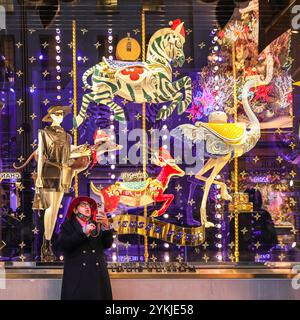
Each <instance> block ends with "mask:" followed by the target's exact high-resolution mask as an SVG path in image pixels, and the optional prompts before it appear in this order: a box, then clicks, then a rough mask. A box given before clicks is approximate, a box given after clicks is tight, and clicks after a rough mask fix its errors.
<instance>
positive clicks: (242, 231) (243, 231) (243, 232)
mask: <svg viewBox="0 0 300 320" xmlns="http://www.w3.org/2000/svg"><path fill="white" fill-rule="evenodd" d="M247 232H248V229H247V228H246V227H244V228H243V229H242V230H241V233H242V234H243V235H245V234H246V233H247Z"/></svg>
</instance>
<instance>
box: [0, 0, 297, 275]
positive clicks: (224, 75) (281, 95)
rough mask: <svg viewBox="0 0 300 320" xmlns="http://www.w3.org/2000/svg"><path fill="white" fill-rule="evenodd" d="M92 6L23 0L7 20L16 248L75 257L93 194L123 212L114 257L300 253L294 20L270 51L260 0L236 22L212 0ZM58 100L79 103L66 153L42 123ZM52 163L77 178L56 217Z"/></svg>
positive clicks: (282, 256) (0, 251) (23, 258)
mask: <svg viewBox="0 0 300 320" xmlns="http://www.w3.org/2000/svg"><path fill="white" fill-rule="evenodd" d="M79 2H80V1H79ZM111 6H112V7H111ZM193 6H194V10H193ZM79 8H80V5H79V4H78V5H77V4H76V3H75V4H74V5H73V6H69V5H68V4H67V3H62V4H61V6H60V8H59V9H58V8H56V9H55V10H53V11H49V12H52V16H50V13H49V15H48V16H47V17H45V16H43V15H41V14H40V9H41V8H39V7H38V5H36V6H35V5H33V4H31V5H29V4H28V5H26V6H24V7H21V6H19V5H17V4H15V5H14V7H13V12H14V13H15V14H7V16H6V29H5V30H1V34H0V55H1V57H0V70H1V72H0V86H1V88H0V133H1V135H0V157H1V158H0V174H1V176H0V182H1V183H0V197H1V198H0V199H1V207H0V210H1V221H0V255H1V258H0V259H1V261H5V262H37V263H54V262H55V263H57V264H58V265H59V264H62V262H63V255H62V253H61V251H60V249H59V247H58V246H56V242H57V241H56V240H57V238H58V235H59V232H60V225H61V224H62V223H63V222H64V220H65V218H66V212H67V208H68V206H69V204H70V202H71V200H72V198H74V197H75V196H78V195H80V196H89V197H91V198H93V199H94V200H95V201H96V202H97V203H98V210H101V211H103V212H104V213H105V214H107V215H108V217H109V220H110V222H111V224H112V226H113V228H114V230H115V235H114V242H113V244H112V247H111V248H109V249H108V250H107V251H106V254H107V261H108V262H109V263H111V265H112V266H114V267H115V268H121V266H122V265H123V266H124V265H126V263H127V264H128V263H137V264H138V263H141V264H143V263H148V264H151V263H152V264H155V263H157V264H158V265H159V266H160V268H162V269H163V268H164V267H166V265H167V264H168V263H172V262H174V263H175V262H180V263H183V262H185V263H186V264H187V266H188V267H189V268H191V269H193V267H194V266H199V265H222V264H226V265H227V264H228V265H232V264H234V263H237V262H245V263H247V264H249V265H252V264H253V265H256V264H261V263H263V264H264V263H266V262H296V261H299V258H300V257H299V233H298V230H299V205H298V198H299V185H298V184H299V183H298V174H299V170H298V167H299V159H298V158H299V152H298V149H299V148H298V147H299V121H298V117H299V115H298V112H297V104H298V103H299V101H298V100H299V99H298V96H297V95H298V86H297V81H298V80H300V79H299V77H298V78H295V76H294V73H293V72H294V70H296V69H297V66H296V58H295V54H297V53H296V47H295V39H296V37H297V33H296V32H295V30H293V29H292V28H291V27H289V28H287V29H286V30H285V31H284V32H283V33H282V34H280V35H278V37H277V38H276V39H274V40H273V41H272V42H271V43H269V44H268V45H267V46H266V47H265V48H263V50H260V49H259V45H260V44H259V21H260V15H259V3H258V1H250V2H249V3H247V5H246V4H243V5H241V6H240V7H239V8H236V10H235V11H234V14H233V15H232V17H231V18H230V19H229V20H228V22H227V23H226V24H225V25H224V26H222V27H220V25H218V24H217V23H216V21H215V19H213V18H211V19H210V18H209V17H210V16H212V15H211V14H210V13H211V12H212V11H213V10H214V8H215V5H206V4H204V3H199V4H194V3H192V2H191V3H190V2H189V3H188V4H187V5H180V4H178V5H176V6H173V5H172V4H171V1H169V2H168V1H163V3H160V2H157V3H156V2H155V3H152V4H149V3H148V4H146V5H145V8H144V9H145V10H143V6H142V4H141V3H140V4H139V5H134V4H133V2H132V3H131V2H130V1H128V3H127V1H124V2H123V1H112V2H107V1H97V4H94V3H92V2H91V3H90V9H89V10H87V12H85V14H83V13H82V12H81V11H80V10H79ZM78 10H79V11H78ZM110 11H112V12H110ZM149 11H150V12H149ZM76 12H77V13H78V12H80V14H78V15H77V14H76ZM205 17H206V18H205ZM47 19H48V20H47ZM203 21H205V23H204V22H203ZM51 108H52V109H51ZM53 108H54V109H55V108H57V109H55V110H62V108H67V109H68V110H69V112H70V116H68V117H66V118H65V119H64V122H61V121H58V120H57V119H56V120H55V121H56V124H57V125H56V127H58V126H60V125H61V126H62V127H61V128H62V130H63V133H64V134H66V137H69V138H68V141H67V140H66V141H65V142H64V143H62V139H59V141H60V144H58V145H57V148H58V149H59V151H57V150H56V151H54V153H56V158H55V159H54V158H53V157H51V156H50V155H49V152H48V153H47V152H44V151H43V150H42V148H41V141H42V140H43V139H42V137H41V136H39V132H44V131H43V130H45V126H44V122H43V118H44V117H45V116H46V114H47V112H48V113H49V110H50V111H51V110H54V109H53ZM50 113H51V112H50ZM54 116H55V117H56V114H55V115H54ZM57 116H58V115H57ZM44 119H45V118H44ZM48 120H49V119H48ZM49 121H50V120H49ZM50 128H51V127H50ZM46 130H47V129H46ZM57 137H58V136H57ZM54 140H55V139H54ZM54 140H53V141H54ZM43 141H45V139H44V140H43ZM53 141H52V142H53ZM50 144H51V143H50ZM47 148H48V149H49V146H48V147H47ZM64 148H66V149H68V150H69V151H68V152H66V151H64V150H65V149H64ZM38 150H42V151H43V154H44V158H43V156H42V155H41V154H38ZM61 152H64V154H65V156H66V157H67V158H68V159H64V160H62V157H60V156H59V154H60V153H61ZM47 161H48V162H47ZM46 163H48V165H49V163H51V164H53V163H54V164H53V165H54V167H55V168H56V169H55V168H54V167H53V169H51V170H50V169H49V167H48V169H49V170H50V171H51V174H53V175H56V176H57V178H58V177H59V179H64V181H63V183H64V186H65V187H66V186H67V187H68V188H67V189H68V190H66V189H64V190H63V192H62V190H61V189H60V195H59V196H58V197H57V198H55V197H54V198H53V197H52V198H51V199H52V202H53V203H52V205H53V204H55V206H56V208H55V210H54V211H55V214H53V215H51V219H52V220H51V223H50V225H51V227H49V223H47V221H48V220H49V219H48V218H49V214H48V212H47V208H46V207H45V206H37V202H36V201H37V194H39V192H40V190H42V189H43V188H45V186H46V185H45V184H47V183H46V182H47V181H45V179H44V180H43V181H42V180H41V179H42V178H43V176H42V174H41V173H42V172H46V171H45V170H46V169H45V164H46ZM60 166H61V167H60ZM61 168H64V170H65V169H66V168H67V169H66V170H69V171H70V172H69V173H68V174H65V173H64V172H65V171H64V170H61ZM43 170H44V171H43ZM58 171H59V173H58ZM67 176H68V177H67ZM48 178H49V177H48ZM51 186H52V187H53V185H51ZM51 186H50V187H51ZM48 187H49V186H48ZM50 187H49V188H50ZM54 189H55V190H52V191H51V192H57V191H58V190H57V186H55V188H54ZM51 199H50V201H51ZM39 200H41V199H39ZM48 200H49V199H48ZM47 217H48V218H47ZM49 228H50V229H51V230H50V229H49ZM49 230H50V231H49ZM43 239H44V240H43ZM46 241H48V242H47V243H46ZM50 241H51V244H50ZM159 263H161V264H159ZM132 265H134V264H131V266H132ZM188 267H187V268H188Z"/></svg>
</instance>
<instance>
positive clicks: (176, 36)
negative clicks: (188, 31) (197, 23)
mask: <svg viewBox="0 0 300 320" xmlns="http://www.w3.org/2000/svg"><path fill="white" fill-rule="evenodd" d="M183 24H184V22H181V20H180V19H176V20H174V21H170V22H169V25H170V26H171V28H170V29H169V30H170V32H169V33H167V34H166V41H167V44H165V48H166V50H167V53H168V56H169V58H170V59H171V60H172V62H173V65H174V67H175V68H177V67H182V65H183V64H184V62H185V56H184V51H183V45H184V42H185V30H184V25H183Z"/></svg>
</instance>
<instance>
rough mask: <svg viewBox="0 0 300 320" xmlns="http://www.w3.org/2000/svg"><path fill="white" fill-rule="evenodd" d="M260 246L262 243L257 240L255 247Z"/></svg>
mask: <svg viewBox="0 0 300 320" xmlns="http://www.w3.org/2000/svg"><path fill="white" fill-rule="evenodd" d="M260 246H261V244H260V242H259V241H257V242H256V243H255V244H254V247H255V248H256V249H258V248H259V247H260Z"/></svg>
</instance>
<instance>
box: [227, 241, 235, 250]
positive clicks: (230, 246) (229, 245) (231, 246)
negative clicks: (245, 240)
mask: <svg viewBox="0 0 300 320" xmlns="http://www.w3.org/2000/svg"><path fill="white" fill-rule="evenodd" d="M228 247H229V248H230V249H231V250H232V248H233V247H234V242H233V241H231V242H230V243H229V244H228Z"/></svg>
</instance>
